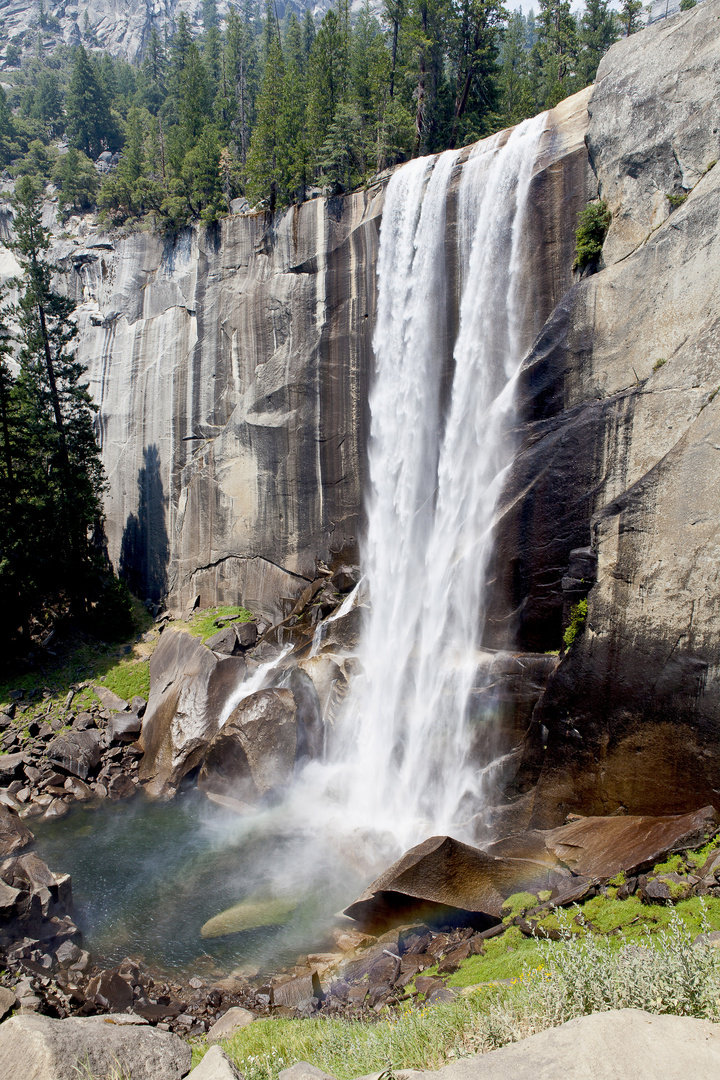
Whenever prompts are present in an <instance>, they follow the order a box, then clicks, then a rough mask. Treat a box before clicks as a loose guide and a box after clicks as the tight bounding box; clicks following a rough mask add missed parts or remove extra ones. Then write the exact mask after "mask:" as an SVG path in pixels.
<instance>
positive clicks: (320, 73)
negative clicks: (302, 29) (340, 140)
mask: <svg viewBox="0 0 720 1080" xmlns="http://www.w3.org/2000/svg"><path fill="white" fill-rule="evenodd" d="M349 68H350V41H349V20H348V7H347V2H346V0H340V2H339V8H338V11H335V10H334V9H333V8H331V9H330V11H328V12H327V14H326V15H325V18H324V19H323V21H322V24H321V26H320V29H319V30H318V32H317V35H316V37H315V41H314V42H313V47H312V53H311V55H310V65H309V74H308V137H309V141H310V152H311V154H312V155H313V156H314V157H315V158H318V157H319V156H320V154H321V147H322V145H323V142H324V141H325V138H326V136H327V133H328V131H329V130H330V126H331V125H332V123H333V119H334V117H335V112H336V110H337V108H338V106H339V105H340V104H341V103H344V102H345V101H346V96H347V92H348V83H349Z"/></svg>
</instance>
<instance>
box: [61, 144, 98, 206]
mask: <svg viewBox="0 0 720 1080" xmlns="http://www.w3.org/2000/svg"><path fill="white" fill-rule="evenodd" d="M53 182H54V183H55V184H57V186H58V188H59V189H60V194H59V198H58V203H59V209H60V216H61V217H62V218H66V217H67V216H68V215H69V214H71V213H72V212H73V211H77V210H89V209H90V208H91V207H92V206H93V205H94V203H95V197H96V195H97V191H98V188H99V187H100V179H99V177H98V174H97V172H96V170H95V166H94V165H93V163H92V161H90V159H89V158H88V157H86V156H85V154H83V153H82V152H81V151H80V150H76V149H75V147H74V146H70V147H68V151H67V153H66V154H63V155H62V157H60V158H59V159H58V162H57V164H56V166H55V168H54V169H53Z"/></svg>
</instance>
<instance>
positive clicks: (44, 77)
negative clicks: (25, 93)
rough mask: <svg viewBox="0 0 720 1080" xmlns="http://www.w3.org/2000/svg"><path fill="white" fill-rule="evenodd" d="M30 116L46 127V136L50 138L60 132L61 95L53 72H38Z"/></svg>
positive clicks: (61, 124)
mask: <svg viewBox="0 0 720 1080" xmlns="http://www.w3.org/2000/svg"><path fill="white" fill-rule="evenodd" d="M30 115H31V116H32V117H33V118H34V119H36V120H40V121H41V122H42V123H43V124H45V125H46V127H47V132H48V135H50V136H51V137H52V136H55V135H59V134H60V132H61V131H62V129H63V107H62V94H61V93H60V84H59V82H58V78H57V76H56V75H55V74H54V73H53V72H51V71H41V72H40V75H39V76H38V84H37V89H36V91H35V94H34V97H33V103H32V107H31V109H30Z"/></svg>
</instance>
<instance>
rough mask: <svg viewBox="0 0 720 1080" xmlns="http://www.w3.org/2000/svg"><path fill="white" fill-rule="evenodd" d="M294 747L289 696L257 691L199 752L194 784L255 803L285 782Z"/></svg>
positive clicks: (289, 775)
mask: <svg viewBox="0 0 720 1080" xmlns="http://www.w3.org/2000/svg"><path fill="white" fill-rule="evenodd" d="M296 750H297V723H296V705H295V698H294V697H293V694H292V692H291V691H290V690H259V691H258V692H257V693H255V694H251V695H250V696H249V697H247V698H245V699H244V700H243V701H241V702H240V704H239V705H238V706H237V708H236V709H235V710H234V712H233V713H232V714H231V715H230V718H229V719H228V720H227V722H226V723H225V724H224V725H223V727H222V729H221V730H220V731H219V732H218V733H217V735H216V736H215V738H214V739H213V741H212V742H211V743H210V745H209V747H208V748H207V751H206V752H205V754H204V756H203V762H202V766H201V768H200V773H199V776H198V787H199V788H200V789H201V790H202V791H212V792H214V793H216V794H219V795H231V796H233V797H237V798H239V799H241V800H242V801H244V802H249V803H255V802H258V801H259V800H260V799H262V798H263V796H265V795H268V794H269V793H270V792H272V791H273V790H275V789H276V788H280V787H283V786H285V785H286V784H288V783H289V782H290V779H291V778H292V774H293V768H294V765H295V754H296Z"/></svg>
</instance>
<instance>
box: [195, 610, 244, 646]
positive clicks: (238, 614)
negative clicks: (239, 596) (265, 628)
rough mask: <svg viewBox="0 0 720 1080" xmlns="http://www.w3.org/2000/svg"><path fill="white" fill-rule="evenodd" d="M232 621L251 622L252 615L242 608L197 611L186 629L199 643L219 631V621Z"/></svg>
mask: <svg viewBox="0 0 720 1080" xmlns="http://www.w3.org/2000/svg"><path fill="white" fill-rule="evenodd" d="M228 618H229V619H232V620H233V621H234V622H252V621H253V619H254V615H253V613H252V612H251V611H248V609H247V608H244V607H236V606H232V605H230V606H225V607H216V608H210V609H206V610H204V611H198V612H197V613H196V614H194V615H193V617H192V619H191V620H190V622H189V623H188V626H187V629H188V631H189V632H190V633H191V634H192V635H193V636H194V637H199V638H200V640H201V641H207V639H208V638H209V637H212V636H213V634H217V632H218V630H220V629H221V627H219V626H218V625H217V623H218V620H219V619H228Z"/></svg>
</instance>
